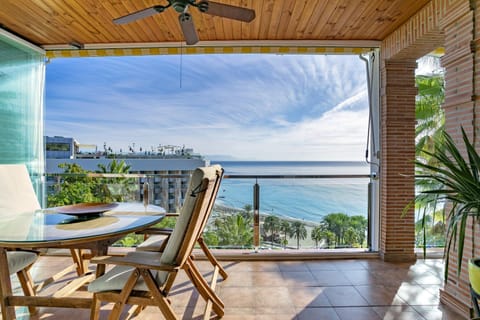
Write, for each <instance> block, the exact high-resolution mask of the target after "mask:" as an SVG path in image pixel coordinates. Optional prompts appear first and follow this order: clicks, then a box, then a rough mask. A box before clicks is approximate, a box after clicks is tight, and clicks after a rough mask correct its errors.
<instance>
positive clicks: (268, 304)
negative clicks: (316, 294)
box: [255, 287, 293, 309]
mask: <svg viewBox="0 0 480 320" xmlns="http://www.w3.org/2000/svg"><path fill="white" fill-rule="evenodd" d="M255 307H257V308H274V309H275V308H285V309H293V301H292V298H291V296H290V292H289V291H288V288H285V287H280V288H262V287H259V288H255Z"/></svg>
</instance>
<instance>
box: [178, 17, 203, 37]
mask: <svg viewBox="0 0 480 320" xmlns="http://www.w3.org/2000/svg"><path fill="white" fill-rule="evenodd" d="M178 21H179V22H180V27H181V28H182V32H183V36H184V37H185V42H186V43H187V44H188V45H192V44H195V43H197V42H198V35H197V31H196V30H195V25H194V24H193V19H192V16H191V15H190V14H189V13H187V12H183V13H182V14H180V15H179V16H178Z"/></svg>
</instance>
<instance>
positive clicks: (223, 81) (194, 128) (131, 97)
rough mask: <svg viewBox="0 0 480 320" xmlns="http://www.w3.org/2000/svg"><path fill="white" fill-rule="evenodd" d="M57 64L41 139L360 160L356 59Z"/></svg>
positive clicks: (361, 117)
mask: <svg viewBox="0 0 480 320" xmlns="http://www.w3.org/2000/svg"><path fill="white" fill-rule="evenodd" d="M181 59H182V60H181V61H180V57H179V56H148V57H116V58H88V59H58V60H57V59H55V60H53V61H52V62H51V63H50V64H49V65H48V66H47V98H46V134H47V135H63V136H71V137H74V138H76V139H77V140H78V141H80V142H81V143H88V144H91V143H94V144H97V145H98V146H99V147H102V146H103V143H104V142H106V143H107V144H108V145H109V146H111V147H113V148H114V149H115V150H119V149H120V148H123V149H124V150H125V149H126V148H127V146H128V145H130V144H132V143H133V142H135V143H136V145H137V146H143V149H149V148H150V147H151V146H156V145H158V144H177V145H186V146H187V147H192V148H194V149H195V150H196V151H198V152H200V153H202V154H205V155H208V154H225V155H231V156H233V157H236V158H241V159H250V160H362V156H363V151H362V152H360V151H361V149H363V148H364V144H365V141H364V140H366V126H367V116H368V114H367V111H368V105H367V103H368V101H367V97H366V84H365V71H364V64H363V62H362V61H361V60H360V59H359V58H358V57H356V56H319V55H312V56H309V55H303V56H301V55H191V56H183V57H182V58H181Z"/></svg>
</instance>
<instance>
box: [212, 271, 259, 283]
mask: <svg viewBox="0 0 480 320" xmlns="http://www.w3.org/2000/svg"><path fill="white" fill-rule="evenodd" d="M253 277H254V272H250V271H247V272H244V271H242V272H230V273H229V274H228V278H227V280H226V281H220V282H219V283H218V285H219V286H222V287H251V286H253V285H254V282H253Z"/></svg>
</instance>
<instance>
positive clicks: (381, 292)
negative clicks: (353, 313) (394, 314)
mask: <svg viewBox="0 0 480 320" xmlns="http://www.w3.org/2000/svg"><path fill="white" fill-rule="evenodd" d="M355 289H357V291H358V292H359V293H360V295H361V296H362V297H363V298H364V299H365V300H367V301H368V304H369V305H371V306H379V305H385V306H388V305H405V304H407V303H406V302H405V301H403V300H402V299H401V298H400V297H399V296H398V295H397V291H398V288H397V287H387V286H382V285H365V286H355Z"/></svg>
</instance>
